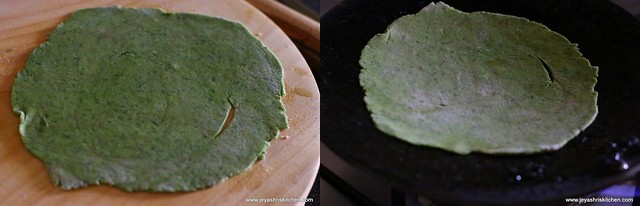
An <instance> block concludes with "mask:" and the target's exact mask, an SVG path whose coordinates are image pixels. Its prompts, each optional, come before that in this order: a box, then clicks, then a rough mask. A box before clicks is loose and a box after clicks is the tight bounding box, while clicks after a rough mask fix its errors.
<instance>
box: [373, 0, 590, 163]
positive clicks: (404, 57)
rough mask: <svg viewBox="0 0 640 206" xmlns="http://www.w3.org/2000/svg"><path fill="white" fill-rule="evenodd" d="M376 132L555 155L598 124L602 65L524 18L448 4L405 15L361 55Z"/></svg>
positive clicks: (420, 141)
mask: <svg viewBox="0 0 640 206" xmlns="http://www.w3.org/2000/svg"><path fill="white" fill-rule="evenodd" d="M360 65H361V66H362V68H363V69H362V71H361V73H360V84H361V85H362V87H363V88H364V90H365V94H366V95H365V102H366V106H367V108H368V109H369V111H371V116H372V118H373V121H374V123H375V125H376V127H377V128H378V129H380V130H381V131H383V132H384V133H386V134H389V135H391V136H394V137H397V138H399V139H402V140H404V141H407V142H409V143H412V144H415V145H426V146H432V147H437V148H441V149H444V150H448V151H452V152H456V153H460V154H467V153H470V152H482V153H534V152H540V151H549V150H557V149H559V148H561V147H562V146H563V145H565V144H566V143H567V142H568V141H569V140H570V139H572V138H573V137H575V136H576V135H578V134H579V133H580V132H581V131H582V130H583V129H584V128H586V127H587V126H588V125H589V124H591V122H592V121H593V120H594V119H595V117H596V115H597V113H598V109H597V104H596V103H597V102H596V101H597V92H595V91H594V87H595V84H596V78H597V75H598V74H597V72H598V69H597V67H594V66H591V65H590V63H589V61H588V60H587V59H585V58H583V57H582V54H581V53H580V52H579V51H578V48H577V45H575V44H572V43H570V42H569V41H568V40H567V39H566V38H564V37H563V36H561V35H560V34H558V33H555V32H553V31H551V30H549V29H548V28H547V27H545V26H543V25H541V24H539V23H536V22H532V21H529V20H527V19H524V18H519V17H513V16H507V15H501V14H494V13H487V12H473V13H465V12H461V11H458V10H456V9H454V8H452V7H450V6H448V5H446V4H444V3H437V4H433V3H432V4H430V5H429V6H427V7H425V8H424V9H422V10H421V11H420V12H418V13H417V14H414V15H407V16H404V17H401V18H399V19H397V20H396V21H394V22H393V23H392V24H391V25H389V27H388V29H387V31H386V32H384V33H382V34H378V35H376V36H375V37H373V38H372V39H371V40H370V41H369V43H368V44H367V46H366V47H365V48H364V50H363V51H362V55H361V57H360Z"/></svg>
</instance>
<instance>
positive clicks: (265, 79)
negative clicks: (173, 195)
mask: <svg viewBox="0 0 640 206" xmlns="http://www.w3.org/2000/svg"><path fill="white" fill-rule="evenodd" d="M283 95H284V85H283V69H282V66H281V65H280V63H279V62H278V60H277V59H276V57H275V56H274V54H273V53H272V52H271V51H269V49H267V48H266V47H265V46H264V45H263V44H262V43H261V42H260V41H259V40H258V39H257V38H255V37H254V36H253V35H252V34H251V33H250V32H249V31H248V30H247V29H246V28H245V27H244V26H242V25H241V24H238V23H234V22H230V21H227V20H223V19H220V18H214V17H208V16H203V15H196V14H186V13H165V12H163V11H161V10H157V9H130V8H119V7H108V8H92V9H84V10H80V11H76V12H74V13H73V14H72V15H71V16H69V17H68V18H67V19H66V20H65V21H64V22H63V23H62V24H60V25H58V27H57V28H56V29H55V30H53V32H51V34H49V38H48V42H45V43H44V44H42V45H41V46H40V47H39V48H37V49H36V50H34V51H33V53H32V54H31V56H30V57H29V59H28V62H27V64H26V67H25V69H24V70H22V71H21V72H19V73H18V77H17V79H16V80H15V84H14V86H13V92H12V102H13V108H14V111H16V113H18V114H19V115H20V119H21V124H20V133H21V134H22V139H23V142H24V145H25V146H26V147H27V149H28V150H29V151H30V152H31V153H32V154H33V155H35V156H36V157H38V158H39V159H41V160H42V161H43V162H44V163H45V166H46V168H47V171H48V173H49V175H50V177H51V179H52V181H53V182H54V183H55V184H56V185H60V186H61V187H62V188H65V189H73V188H79V187H84V186H87V185H97V184H109V185H114V186H115V187H118V188H121V189H123V190H126V191H163V192H173V191H193V190H197V189H201V188H206V187H210V186H212V185H215V184H217V183H220V182H221V181H224V180H225V179H227V178H228V177H230V176H233V175H236V174H238V173H240V172H243V171H245V170H247V169H248V168H249V167H251V165H253V163H254V162H255V161H256V160H258V159H261V158H262V157H263V155H264V152H265V150H266V148H267V147H268V145H269V141H270V140H272V139H273V138H275V137H276V136H277V135H278V132H279V130H281V129H284V128H286V127H287V121H286V116H285V108H284V105H283V104H282V102H281V97H282V96H283ZM225 123H226V124H225ZM225 125H226V126H225Z"/></svg>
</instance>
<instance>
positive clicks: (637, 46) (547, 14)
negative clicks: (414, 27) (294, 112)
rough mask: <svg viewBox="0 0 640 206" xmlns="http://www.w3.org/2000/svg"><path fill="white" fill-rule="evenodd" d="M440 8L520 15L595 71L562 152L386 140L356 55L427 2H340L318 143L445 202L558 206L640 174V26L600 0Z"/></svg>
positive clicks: (495, 0)
mask: <svg viewBox="0 0 640 206" xmlns="http://www.w3.org/2000/svg"><path fill="white" fill-rule="evenodd" d="M444 2H445V3H447V4H449V5H451V6H453V7H455V8H457V9H459V10H462V11H465V12H473V11H488V12H495V13H502V14H507V15H514V16H519V17H524V18H527V19H530V20H533V21H536V22H540V23H542V24H544V25H546V26H547V27H549V28H550V29H551V30H553V31H556V32H558V33H560V34H562V35H564V36H565V37H567V38H568V39H569V40H570V41H571V42H572V43H577V44H578V46H579V48H580V52H582V53H583V55H584V56H585V57H586V58H587V59H589V60H590V62H591V64H592V65H595V66H598V67H599V77H598V83H597V85H596V88H595V90H596V91H597V92H598V108H599V113H598V116H597V118H596V119H595V121H594V122H593V123H592V124H591V125H590V126H589V127H588V128H586V129H585V130H584V131H583V132H581V133H580V134H579V135H578V136H577V137H575V138H574V139H572V140H571V141H570V142H569V143H568V144H567V145H565V146H564V147H563V148H562V149H560V150H558V151H554V152H545V153H539V154H532V155H486V154H478V153H472V154H470V155H458V154H454V153H451V152H447V151H444V150H440V149H434V148H430V147H426V146H415V145H412V144H409V143H406V142H404V141H401V140H398V139H396V138H393V137H390V136H388V135H386V134H384V133H382V132H381V131H379V130H378V129H376V127H375V126H374V124H373V121H372V119H371V117H370V113H369V112H368V111H367V109H366V107H365V103H364V100H363V98H364V92H363V89H362V87H361V86H360V84H359V80H358V75H359V73H360V69H361V67H360V66H359V64H358V60H359V58H360V52H361V50H362V49H363V48H364V46H365V45H366V44H367V42H368V41H369V39H371V38H372V37H373V36H374V35H375V34H378V33H382V32H384V30H385V29H386V27H387V26H388V25H389V24H390V23H391V22H393V21H394V20H395V19H397V18H398V17H401V16H404V15H407V14H413V13H416V12H418V11H419V10H420V9H421V8H423V7H424V6H426V5H428V4H429V3H431V1H427V0H412V1H409V0H405V1H403V0H347V1H345V2H343V3H341V4H339V5H338V6H337V7H335V8H333V9H332V10H331V11H329V12H328V13H327V14H326V15H324V16H323V17H322V19H321V23H322V30H321V32H322V40H321V45H322V46H321V49H322V57H321V63H322V69H321V71H319V72H318V73H317V74H316V81H317V82H318V84H319V88H320V93H321V112H320V114H321V123H320V124H321V135H322V136H321V139H322V142H324V143H325V144H326V145H327V146H328V147H329V148H330V149H331V150H333V151H334V152H335V153H337V154H338V155H339V156H340V157H342V158H343V159H344V160H346V161H347V162H349V163H351V164H353V165H356V166H358V167H359V168H362V169H364V170H367V171H370V172H373V173H374V174H377V175H379V176H380V177H382V178H383V179H384V180H387V181H388V182H389V183H391V184H392V185H393V186H394V187H395V188H397V189H399V190H402V191H404V192H408V193H413V194H417V195H424V196H426V197H428V198H431V199H433V200H434V201H435V202H438V203H443V204H461V205H487V204H490V205H514V204H516V205H523V204H527V205H528V204H563V203H565V201H564V198H567V197H580V196H584V195H587V194H589V193H591V192H594V191H597V190H600V189H603V188H605V187H607V186H610V185H613V184H617V183H620V182H623V181H625V180H628V179H631V178H633V175H634V174H635V173H637V172H638V171H639V170H640V23H639V22H638V21H637V20H636V19H635V18H634V17H633V16H632V15H631V14H629V13H627V12H626V11H624V10H623V9H622V8H620V7H618V6H616V5H614V4H612V3H611V2H609V1H607V0H450V1H446V0H445V1H444ZM394 81H396V80H394V77H389V84H393V83H394ZM567 115H571V114H567Z"/></svg>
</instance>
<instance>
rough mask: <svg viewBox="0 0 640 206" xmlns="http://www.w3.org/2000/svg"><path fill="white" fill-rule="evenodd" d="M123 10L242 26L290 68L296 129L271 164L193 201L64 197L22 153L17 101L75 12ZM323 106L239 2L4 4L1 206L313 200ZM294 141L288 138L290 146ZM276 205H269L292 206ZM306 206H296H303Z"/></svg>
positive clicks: (273, 37)
mask: <svg viewBox="0 0 640 206" xmlns="http://www.w3.org/2000/svg"><path fill="white" fill-rule="evenodd" d="M108 5H122V6H128V7H154V8H162V9H164V10H166V11H175V12H188V13H200V14H205V15H210V16H218V17H222V18H225V19H228V20H232V21H237V22H241V23H242V24H244V25H245V26H247V27H248V28H249V29H250V30H251V32H253V34H254V35H256V36H257V37H258V38H259V39H260V40H261V41H262V42H264V43H265V44H266V45H267V46H268V47H269V48H270V49H271V50H272V51H273V52H274V53H275V54H276V55H277V56H278V58H279V59H280V61H281V62H282V64H283V66H284V68H285V87H286V92H287V95H286V96H285V98H284V103H285V107H286V109H287V115H288V118H289V125H290V128H289V129H287V130H285V131H282V132H281V137H282V138H277V139H275V140H273V141H272V142H271V146H270V147H269V149H268V150H267V157H266V159H265V160H262V161H259V162H257V163H256V164H255V165H254V166H253V167H252V168H251V169H249V170H248V171H246V172H244V173H242V174H240V175H238V176H235V177H231V178H230V179H228V180H226V181H225V182H223V183H221V184H218V185H216V186H214V187H212V188H209V189H205V190H200V191H196V192H189V193H177V194H169V193H127V192H123V191H120V190H118V189H115V188H113V187H109V186H91V187H88V188H83V189H77V190H71V191H65V190H63V189H61V188H59V187H57V186H54V185H53V184H52V183H51V181H50V179H49V177H48V175H47V173H46V172H45V169H44V166H43V164H42V162H41V161H40V160H38V159H36V158H35V157H33V156H32V155H31V154H30V153H29V152H28V151H27V150H26V149H25V147H24V146H23V144H22V141H21V138H20V134H19V132H18V125H19V119H18V116H16V114H14V113H13V111H12V108H11V101H10V93H11V86H12V85H13V82H14V79H15V76H16V73H17V72H18V71H20V70H21V69H23V67H24V65H25V61H26V59H27V57H28V56H29V54H30V53H31V51H32V50H33V49H34V48H36V47H37V46H39V44H40V43H42V42H44V41H45V40H46V36H47V34H48V33H49V32H50V31H51V30H52V29H53V28H54V27H55V26H56V25H57V24H59V23H60V22H62V21H63V20H64V17H66V16H67V15H69V14H70V13H71V12H73V11H75V10H78V9H81V8H87V7H100V6H108ZM319 109H320V101H319V93H318V88H317V86H316V84H315V81H314V79H313V75H312V74H311V71H310V70H309V67H308V65H307V64H306V62H305V61H304V59H303V58H302V55H301V54H300V52H299V51H298V50H297V49H296V47H295V46H294V44H293V43H292V42H291V40H290V39H289V38H287V36H286V35H285V34H284V33H283V32H282V31H281V30H280V29H279V28H278V27H277V26H276V25H275V24H274V23H273V22H272V21H271V20H269V19H268V18H267V17H266V16H265V15H264V14H262V13H261V12H260V11H259V10H257V9H256V8H254V7H252V6H251V5H250V4H248V3H247V2H245V1H240V0H185V1H168V0H143V1H134V0H90V1H86V0H58V1H48V0H34V1H0V202H2V203H1V204H2V205H261V204H259V203H249V202H246V201H245V199H246V198H302V197H306V195H307V193H308V192H309V190H310V188H311V185H312V183H313V180H314V178H315V176H316V174H317V171H318V167H319V164H320V152H319V151H320V148H319V146H320V141H319V138H320V128H319V127H320V119H319V118H320V117H319V115H320V112H319ZM284 137H287V138H284ZM293 204H294V203H277V204H270V205H293ZM302 204H303V203H297V205H302Z"/></svg>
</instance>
